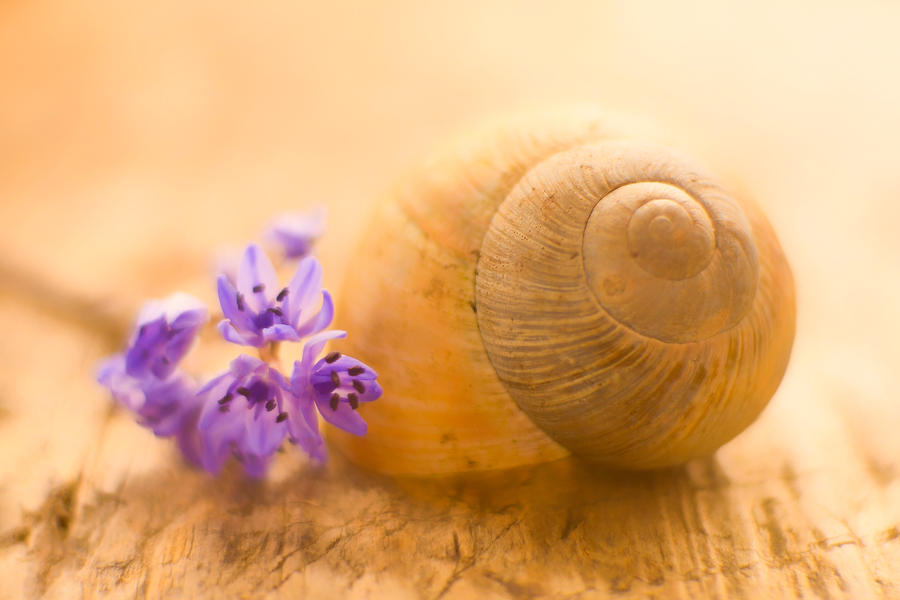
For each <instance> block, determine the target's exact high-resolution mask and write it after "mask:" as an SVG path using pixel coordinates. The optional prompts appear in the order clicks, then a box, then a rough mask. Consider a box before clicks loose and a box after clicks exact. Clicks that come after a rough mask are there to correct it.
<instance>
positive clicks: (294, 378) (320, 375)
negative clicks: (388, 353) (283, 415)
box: [288, 330, 381, 435]
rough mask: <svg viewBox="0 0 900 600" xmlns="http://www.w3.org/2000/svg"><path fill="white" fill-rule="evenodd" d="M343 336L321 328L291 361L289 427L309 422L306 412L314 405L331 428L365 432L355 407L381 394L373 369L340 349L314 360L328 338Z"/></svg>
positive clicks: (340, 332)
mask: <svg viewBox="0 0 900 600" xmlns="http://www.w3.org/2000/svg"><path fill="white" fill-rule="evenodd" d="M346 336H347V333H346V332H344V331H339V330H333V331H325V332H322V333H320V334H318V335H315V336H313V337H311V338H310V339H309V340H308V341H307V342H306V344H305V345H304V347H303V355H302V356H301V359H300V360H298V361H296V362H295V363H294V372H293V374H292V375H291V390H292V392H293V397H292V399H293V400H294V401H295V402H296V405H295V407H294V409H293V410H292V412H291V415H292V416H289V417H288V424H289V426H291V427H296V428H298V429H300V428H301V427H303V426H304V424H309V423H310V421H311V419H310V418H309V417H308V416H307V415H308V413H309V412H311V407H312V405H313V404H315V406H316V408H317V409H318V412H319V414H321V415H322V418H323V419H325V420H326V421H328V422H329V423H331V424H332V425H334V426H335V427H339V428H340V429H343V430H344V431H348V432H350V433H353V434H355V435H364V434H365V433H366V430H367V426H366V422H365V421H363V419H362V417H361V416H359V413H357V412H356V409H357V408H358V407H359V404H360V403H361V402H372V401H373V400H376V399H377V398H378V397H380V396H381V386H379V385H378V382H377V381H376V377H377V375H376V373H375V371H373V370H372V369H371V368H369V367H368V366H367V365H365V364H364V363H362V362H360V361H359V360H356V359H355V358H352V357H349V356H345V355H342V354H341V353H340V352H330V353H328V354H327V355H326V356H325V357H324V358H321V359H319V360H318V361H316V358H317V357H318V356H319V354H321V352H322V349H323V348H324V347H325V344H326V342H328V340H331V339H335V338H343V337H346ZM313 361H316V362H315V363H314V362H313ZM301 415H302V416H303V418H302V419H300V418H299V417H300V416H301ZM295 421H296V424H295Z"/></svg>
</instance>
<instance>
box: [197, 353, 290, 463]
mask: <svg viewBox="0 0 900 600" xmlns="http://www.w3.org/2000/svg"><path fill="white" fill-rule="evenodd" d="M199 393H200V394H201V395H202V396H203V403H204V404H203V409H202V411H201V413H200V420H199V421H198V424H197V425H198V427H199V428H200V431H201V432H203V433H204V439H205V450H204V464H203V467H204V468H205V469H206V470H208V471H210V472H212V473H217V472H218V471H219V470H220V469H221V468H222V465H223V464H224V462H225V460H226V459H227V458H228V457H229V456H231V455H233V456H235V457H236V458H237V459H238V460H239V461H240V462H242V463H243V465H244V468H245V469H246V470H247V472H248V473H249V474H250V475H252V476H254V477H262V476H263V475H264V474H265V471H266V468H267V466H268V464H269V461H270V459H271V457H272V455H273V454H274V453H275V451H277V450H278V448H279V446H281V442H282V441H283V440H284V437H285V435H286V434H287V431H288V425H287V423H285V421H286V420H287V419H288V417H289V414H288V413H287V412H286V411H287V410H288V404H289V403H288V402H287V397H288V396H290V393H291V392H290V389H289V388H288V384H287V381H285V379H284V377H283V376H282V375H281V373H279V372H278V370H277V369H274V368H273V367H271V366H269V364H268V363H265V362H263V361H261V360H259V359H258V358H254V357H252V356H247V355H246V354H242V355H240V356H238V357H237V358H236V359H234V360H233V361H232V362H231V366H230V367H229V369H228V371H226V372H225V373H223V374H222V375H219V376H218V377H216V378H215V379H213V380H212V381H210V382H209V383H207V384H206V385H205V386H203V388H202V389H201V390H200V392H199Z"/></svg>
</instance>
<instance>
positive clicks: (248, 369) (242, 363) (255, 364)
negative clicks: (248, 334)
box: [229, 354, 269, 379]
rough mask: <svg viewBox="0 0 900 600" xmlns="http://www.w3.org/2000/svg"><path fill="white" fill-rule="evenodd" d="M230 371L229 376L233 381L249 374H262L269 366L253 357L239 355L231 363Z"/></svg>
mask: <svg viewBox="0 0 900 600" xmlns="http://www.w3.org/2000/svg"><path fill="white" fill-rule="evenodd" d="M229 367H230V370H231V375H232V377H234V378H235V379H243V378H244V377H246V376H247V375H249V374H250V373H254V372H255V373H262V372H263V371H264V370H266V369H268V368H269V366H268V365H267V364H266V363H264V362H263V361H261V360H260V359H258V358H256V357H255V356H250V355H249V354H241V355H239V356H238V357H237V358H235V359H234V360H232V361H231V364H230V365H229Z"/></svg>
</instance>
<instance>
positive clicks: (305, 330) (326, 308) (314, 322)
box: [297, 290, 334, 337]
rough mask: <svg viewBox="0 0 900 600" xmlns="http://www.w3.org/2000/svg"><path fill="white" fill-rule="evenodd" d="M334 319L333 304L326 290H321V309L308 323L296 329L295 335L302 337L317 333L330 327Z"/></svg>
mask: <svg viewBox="0 0 900 600" xmlns="http://www.w3.org/2000/svg"><path fill="white" fill-rule="evenodd" d="M333 318H334V302H333V301H332V300H331V294H329V293H328V292H327V291H326V290H322V308H320V309H319V312H317V313H316V315H315V316H314V317H312V318H310V319H309V320H308V321H306V322H304V323H303V324H302V325H300V326H298V327H297V333H298V334H300V336H302V337H306V336H308V335H312V334H314V333H318V332H320V331H322V330H323V329H325V328H326V327H328V326H329V325H331V320H332V319H333Z"/></svg>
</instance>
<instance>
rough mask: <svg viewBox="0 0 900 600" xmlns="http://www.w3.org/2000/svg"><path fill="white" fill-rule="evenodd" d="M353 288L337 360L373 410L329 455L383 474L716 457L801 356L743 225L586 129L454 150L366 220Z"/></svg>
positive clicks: (647, 154)
mask: <svg viewBox="0 0 900 600" xmlns="http://www.w3.org/2000/svg"><path fill="white" fill-rule="evenodd" d="M350 273H351V274H352V275H351V279H350V280H349V281H348V285H347V287H346V288H345V289H344V293H343V294H342V298H343V300H344V302H345V305H344V306H343V307H342V309H341V310H340V312H339V317H340V320H341V323H340V324H341V326H342V327H343V328H346V329H348V330H350V331H352V332H353V334H354V335H353V336H352V337H351V338H350V339H349V340H348V343H347V344H346V345H345V346H344V347H345V348H346V350H347V352H348V353H351V354H353V355H355V356H363V357H365V359H366V361H367V362H370V363H371V364H372V366H373V367H374V368H375V369H376V370H377V371H378V373H379V376H380V379H381V380H382V381H383V387H384V389H385V396H384V397H383V398H382V399H381V400H379V401H378V402H377V403H374V404H372V405H371V406H365V407H361V410H363V411H365V412H364V414H363V416H364V417H365V418H366V420H367V421H368V423H369V432H368V434H367V435H366V436H365V437H362V438H357V437H354V436H349V435H344V434H342V433H341V432H336V431H334V432H330V433H329V435H330V438H331V440H332V442H333V443H335V444H336V445H337V446H338V447H339V448H340V449H341V450H342V451H343V452H344V453H345V454H347V455H348V456H349V457H350V458H351V459H353V460H354V461H356V462H358V463H360V464H361V465H363V466H365V467H368V468H371V469H374V470H377V471H381V472H387V473H395V474H441V473H453V472H459V471H466V470H481V469H493V468H505V467H512V466H519V465H524V464H531V463H537V462H542V461H547V460H552V459H555V458H559V457H562V456H565V455H566V454H568V453H570V452H571V453H574V454H577V455H579V456H581V457H583V458H586V459H587V460H590V461H594V462H598V463H603V464H608V465H613V466H618V467H628V468H652V467H659V466H666V465H673V464H678V463H681V462H684V461H686V460H689V459H691V458H693V457H697V456H702V455H705V454H709V453H711V452H713V451H714V450H715V449H716V448H718V447H719V446H721V445H722V444H724V443H725V442H727V441H728V440H730V439H731V438H733V437H734V436H735V435H737V434H738V433H739V432H741V431H742V430H743V429H744V428H745V427H747V425H749V424H750V423H751V422H752V421H753V420H754V419H755V418H756V416H757V415H758V414H759V413H760V411H761V410H762V409H763V408H764V406H765V405H766V403H767V402H768V400H769V399H770V398H771V396H772V395H773V394H774V392H775V389H776V388H777V386H778V383H779V382H780V380H781V378H782V375H783V374H784V371H785V368H786V366H787V362H788V357H789V355H790V349H791V344H792V341H793V336H794V319H795V301H794V287H793V280H792V277H791V273H790V269H789V267H788V265H787V262H786V260H785V257H784V255H783V253H782V250H781V248H780V246H779V244H778V241H777V239H776V237H775V234H774V232H773V231H772V228H771V226H770V225H769V223H768V222H767V221H766V219H765V217H764V216H763V214H762V213H761V212H760V210H759V209H758V208H757V207H756V205H754V204H753V203H751V202H748V201H746V200H743V199H741V200H740V201H738V199H736V198H734V197H732V196H730V195H729V193H728V192H727V191H726V190H725V188H724V187H722V185H721V184H720V183H718V182H717V181H716V180H715V179H714V178H713V177H712V176H710V175H709V174H707V173H706V172H704V171H703V170H702V169H701V168H700V167H699V166H697V165H695V164H694V163H692V162H691V161H690V160H688V159H685V158H684V157H682V156H680V155H678V154H676V153H674V152H672V151H671V150H668V149H666V148H663V147H660V146H656V145H653V144H648V143H645V142H638V141H635V140H633V139H630V138H629V136H628V135H627V134H626V133H624V132H622V131H618V130H616V129H615V128H614V126H613V125H611V124H610V120H609V119H608V118H604V117H603V116H599V115H584V114H566V115H564V116H560V115H552V116H549V117H546V118H537V119H528V120H526V121H525V122H514V123H508V124H506V125H501V126H498V127H495V128H493V129H491V130H488V131H483V132H480V133H478V134H476V135H475V136H474V137H472V138H468V139H464V140H463V141H462V142H460V143H458V144H457V145H455V146H453V147H451V148H450V149H449V150H447V151H445V152H444V153H443V154H442V155H440V156H439V157H438V158H436V159H434V160H432V161H430V162H428V163H427V164H425V165H424V166H423V168H421V169H419V170H418V171H416V172H415V173H414V174H412V175H411V176H410V177H408V178H407V179H405V180H404V181H402V182H401V183H400V184H399V185H398V186H397V187H396V188H395V189H394V191H393V192H392V193H391V194H389V195H388V197H387V198H386V199H385V200H384V202H382V203H381V205H380V206H379V209H378V212H377V215H376V217H375V219H374V220H373V221H371V223H370V225H369V226H368V228H367V233H366V234H365V235H364V237H363V239H362V242H361V246H360V248H359V251H358V253H357V254H356V257H355V259H354V261H353V265H352V267H351V269H350Z"/></svg>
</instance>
